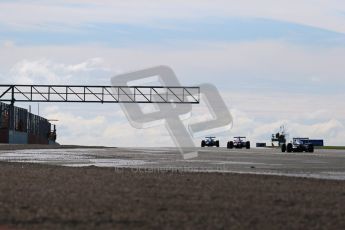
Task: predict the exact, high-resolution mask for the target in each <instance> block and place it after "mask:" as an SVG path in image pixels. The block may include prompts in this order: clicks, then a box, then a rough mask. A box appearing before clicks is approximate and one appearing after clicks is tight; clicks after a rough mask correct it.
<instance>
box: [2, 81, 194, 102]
mask: <svg viewBox="0 0 345 230" xmlns="http://www.w3.org/2000/svg"><path fill="white" fill-rule="evenodd" d="M0 101H2V102H11V103H14V102H75V103H84V102H87V103H184V104H198V103H199V102H200V88H199V87H182V86H176V87H165V86H81V85H0Z"/></svg>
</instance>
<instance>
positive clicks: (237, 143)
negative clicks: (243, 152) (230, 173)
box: [227, 137, 250, 149]
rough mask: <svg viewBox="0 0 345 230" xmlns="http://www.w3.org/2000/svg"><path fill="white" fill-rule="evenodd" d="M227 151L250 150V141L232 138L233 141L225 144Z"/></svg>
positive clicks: (244, 138)
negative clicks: (234, 149)
mask: <svg viewBox="0 0 345 230" xmlns="http://www.w3.org/2000/svg"><path fill="white" fill-rule="evenodd" d="M227 148H228V149H233V148H236V149H242V148H246V149H250V141H247V140H246V137H234V140H233V141H229V142H228V144H227Z"/></svg>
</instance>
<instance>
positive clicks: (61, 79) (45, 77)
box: [8, 58, 108, 84]
mask: <svg viewBox="0 0 345 230" xmlns="http://www.w3.org/2000/svg"><path fill="white" fill-rule="evenodd" d="M102 64H103V60H102V59H101V58H92V59H89V60H86V61H84V62H81V63H78V64H71V65H67V64H63V63H57V62H54V61H51V60H49V59H45V58H43V59H39V60H34V61H30V60H22V61H20V62H18V63H16V64H15V65H14V66H13V67H12V68H11V70H10V71H9V75H10V76H11V80H12V82H13V83H17V84H63V83H70V84H71V83H73V82H75V78H78V81H85V78H86V77H87V75H86V74H88V73H89V72H92V71H95V70H96V71H108V69H106V68H104V67H103V66H102ZM83 74H84V75H86V77H83ZM82 78H84V79H82ZM8 83H10V82H8Z"/></svg>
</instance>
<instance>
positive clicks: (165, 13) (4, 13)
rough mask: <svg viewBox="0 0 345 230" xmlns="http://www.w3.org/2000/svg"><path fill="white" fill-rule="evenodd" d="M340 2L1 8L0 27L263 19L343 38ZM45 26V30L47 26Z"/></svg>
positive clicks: (201, 0) (206, 0)
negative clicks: (306, 26)
mask: <svg viewBox="0 0 345 230" xmlns="http://www.w3.org/2000/svg"><path fill="white" fill-rule="evenodd" d="M341 11H343V12H344V11H345V3H344V1H341V0H328V1H324V0H317V1H315V0H304V1H298V0H281V1H276V0H261V1H252V0H242V1H236V0H213V1H211V0H189V1H182V0H167V1H149V0H140V1H139V0H129V1H98V2H95V1H82V0H73V1H59V2H58V1H55V2H51V1H50V2H47V1H27V2H23V1H20V2H17V1H16V2H9V1H5V2H2V3H0V22H2V23H5V24H7V25H9V26H11V27H14V28H17V29H18V28H19V29H33V28H35V29H48V30H49V29H51V28H54V29H55V30H56V29H63V28H64V27H65V28H66V26H63V25H64V24H65V25H69V27H68V28H67V29H71V27H72V28H73V27H75V28H77V27H78V26H79V25H80V24H82V23H97V22H106V23H136V24H138V23H139V24H140V23H145V24H148V25H159V24H160V23H159V21H161V20H164V19H183V20H185V19H193V20H196V19H205V18H212V17H216V18H224V17H232V18H233V17H242V18H267V19H273V20H281V21H287V22H293V23H298V24H304V25H309V26H313V27H318V28H323V29H327V30H332V31H337V32H341V33H344V32H345V23H344V20H345V19H344V17H343V16H342V15H341ZM48 24H50V25H48Z"/></svg>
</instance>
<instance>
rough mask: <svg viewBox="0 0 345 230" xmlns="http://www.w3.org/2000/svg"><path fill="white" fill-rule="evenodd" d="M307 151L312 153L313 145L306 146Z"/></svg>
mask: <svg viewBox="0 0 345 230" xmlns="http://www.w3.org/2000/svg"><path fill="white" fill-rule="evenodd" d="M308 152H310V153H313V152H314V145H309V146H308Z"/></svg>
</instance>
